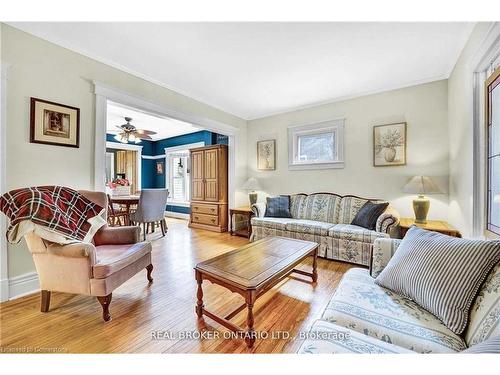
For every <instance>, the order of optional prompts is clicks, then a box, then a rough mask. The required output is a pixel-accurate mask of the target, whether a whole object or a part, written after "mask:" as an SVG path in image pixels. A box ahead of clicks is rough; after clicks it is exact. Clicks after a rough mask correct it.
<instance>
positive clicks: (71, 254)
mask: <svg viewBox="0 0 500 375" xmlns="http://www.w3.org/2000/svg"><path fill="white" fill-rule="evenodd" d="M46 253H47V254H51V255H57V256H61V257H65V258H89V261H90V264H95V263H96V259H97V256H96V250H95V246H94V245H93V244H91V243H88V242H75V243H71V244H67V245H62V244H57V243H51V244H50V245H49V246H47V251H46Z"/></svg>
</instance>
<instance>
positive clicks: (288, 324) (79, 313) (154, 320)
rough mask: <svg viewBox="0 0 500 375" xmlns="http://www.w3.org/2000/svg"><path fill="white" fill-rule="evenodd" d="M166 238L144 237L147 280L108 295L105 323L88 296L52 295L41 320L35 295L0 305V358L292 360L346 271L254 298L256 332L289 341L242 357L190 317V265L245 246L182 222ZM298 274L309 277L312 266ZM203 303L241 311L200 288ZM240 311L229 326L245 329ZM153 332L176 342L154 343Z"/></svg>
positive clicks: (323, 270)
mask: <svg viewBox="0 0 500 375" xmlns="http://www.w3.org/2000/svg"><path fill="white" fill-rule="evenodd" d="M167 223H168V227H169V230H168V233H167V236H166V237H165V238H162V237H161V233H158V231H157V232H156V233H153V234H151V235H149V236H148V237H149V238H148V240H150V241H152V244H153V264H154V267H155V268H154V271H153V278H154V282H153V284H151V285H148V283H147V279H146V271H142V272H140V273H139V274H137V275H136V276H134V277H133V278H132V279H130V280H129V281H128V282H126V283H125V284H123V285H122V286H121V287H119V288H118V289H117V290H115V292H113V301H112V303H111V306H110V311H111V315H112V320H111V321H110V322H108V323H105V322H103V321H102V319H101V307H100V305H99V303H98V302H97V300H96V299H95V298H93V297H89V296H81V295H70V294H64V293H52V300H51V306H50V311H49V312H48V313H42V312H40V299H39V295H38V294H36V295H30V296H26V297H22V298H19V299H16V300H13V301H9V302H5V303H2V304H0V347H1V349H2V351H4V352H5V351H16V350H17V351H41V352H67V353H283V352H285V353H286V352H291V353H293V352H295V351H296V350H297V349H298V348H299V346H300V340H299V339H296V338H295V337H296V336H297V335H298V334H299V332H301V331H307V330H308V329H309V328H310V326H311V325H312V323H313V322H314V321H315V320H316V319H319V318H320V317H321V314H322V312H323V310H324V308H325V307H326V305H327V304H328V301H329V300H330V298H331V296H332V294H333V293H334V291H335V288H336V287H337V285H338V282H339V280H340V278H341V277H342V275H343V274H344V273H345V272H346V271H347V270H348V269H349V268H351V267H353V266H352V265H349V264H346V263H341V262H334V261H330V260H326V259H318V275H319V278H318V283H317V285H313V284H311V283H310V282H309V281H310V280H308V278H307V277H303V276H301V275H296V276H293V277H289V278H286V279H285V280H283V281H281V282H280V283H279V284H277V285H276V286H275V287H274V288H273V289H272V290H270V291H269V292H267V293H266V294H264V295H263V296H262V297H260V298H259V299H258V300H257V302H256V304H255V307H254V314H255V329H256V331H261V332H268V334H269V335H271V334H272V333H274V334H275V335H277V334H278V333H280V332H287V333H288V334H289V335H290V337H288V338H275V339H267V340H257V341H256V342H255V346H254V347H253V348H252V349H248V348H247V347H246V344H245V342H244V341H243V340H238V339H225V338H224V334H229V332H230V331H229V330H227V329H226V328H224V327H223V326H221V325H219V324H217V323H216V322H214V321H212V320H210V319H209V318H204V319H203V320H198V319H197V317H196V314H195V309H194V307H195V303H196V287H197V285H196V281H195V279H194V270H193V267H194V266H195V265H196V263H198V262H201V261H204V260H207V259H210V258H213V257H215V256H217V255H220V254H223V253H225V252H227V251H230V250H232V249H235V248H237V247H240V246H242V245H244V244H246V243H248V240H247V239H245V238H242V237H236V236H230V235H229V234H227V233H223V234H220V233H213V232H209V231H205V230H201V229H190V228H188V227H187V222H186V221H183V220H178V219H168V220H167ZM298 268H299V269H303V270H304V271H309V270H310V269H311V259H308V260H306V261H305V262H304V263H303V264H301V265H300V266H299V267H298ZM203 289H204V302H205V305H206V306H207V308H208V309H210V310H211V311H213V312H215V313H217V314H219V315H221V316H225V315H227V314H228V313H230V312H231V311H232V310H234V309H235V308H237V307H238V306H239V305H241V303H242V302H244V301H243V299H242V298H241V296H239V295H237V294H234V293H231V292H230V291H228V290H227V289H225V288H223V287H221V286H218V285H213V284H211V283H209V282H205V283H204V284H203ZM245 319H246V315H245V310H244V311H241V312H240V313H238V314H237V315H236V316H234V317H233V318H232V322H234V323H235V324H237V325H239V326H241V327H244V326H245ZM199 330H201V331H206V332H209V333H211V334H212V335H215V334H218V335H219V336H220V338H218V339H212V338H208V339H205V338H200V339H179V338H178V335H179V334H180V333H183V332H198V331H199ZM156 331H161V332H169V333H170V334H171V335H172V336H176V337H177V338H173V339H168V340H167V339H163V340H155V339H153V333H154V332H156Z"/></svg>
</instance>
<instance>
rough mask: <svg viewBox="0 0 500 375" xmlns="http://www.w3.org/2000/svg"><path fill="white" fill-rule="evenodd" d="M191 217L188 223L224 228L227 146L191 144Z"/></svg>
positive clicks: (198, 226) (219, 230)
mask: <svg viewBox="0 0 500 375" xmlns="http://www.w3.org/2000/svg"><path fill="white" fill-rule="evenodd" d="M190 154H191V217H190V220H189V226H190V227H192V228H202V229H208V230H212V231H215V232H226V231H227V224H228V212H227V205H228V202H227V194H228V193H227V180H228V179H227V146H226V145H213V146H206V147H198V148H192V149H191V150H190Z"/></svg>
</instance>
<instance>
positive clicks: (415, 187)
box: [403, 176, 442, 224]
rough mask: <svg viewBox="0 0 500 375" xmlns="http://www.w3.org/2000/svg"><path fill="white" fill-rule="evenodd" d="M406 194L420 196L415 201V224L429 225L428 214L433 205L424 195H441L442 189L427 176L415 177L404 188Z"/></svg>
mask: <svg viewBox="0 0 500 375" xmlns="http://www.w3.org/2000/svg"><path fill="white" fill-rule="evenodd" d="M403 191H404V192H405V193H410V194H418V197H417V198H415V199H414V200H413V211H414V212H415V223H418V224H425V223H427V213H428V212H429V207H430V205H431V203H430V201H429V199H427V198H426V197H425V196H424V194H439V193H442V191H441V189H440V188H439V187H438V186H437V185H436V183H435V182H434V181H433V180H432V179H431V178H430V177H427V176H414V177H412V178H411V179H410V180H409V181H408V182H407V184H406V185H405V186H404V187H403Z"/></svg>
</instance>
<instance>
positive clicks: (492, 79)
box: [484, 66, 500, 238]
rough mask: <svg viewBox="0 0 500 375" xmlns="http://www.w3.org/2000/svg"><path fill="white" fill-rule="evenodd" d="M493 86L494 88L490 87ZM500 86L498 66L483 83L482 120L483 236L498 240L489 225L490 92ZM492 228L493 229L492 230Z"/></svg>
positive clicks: (498, 233) (497, 233)
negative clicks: (483, 149) (484, 178)
mask: <svg viewBox="0 0 500 375" xmlns="http://www.w3.org/2000/svg"><path fill="white" fill-rule="evenodd" d="M493 84H495V86H494V87H492V88H491V89H490V87H491V86H492V85H493ZM498 86H500V66H499V67H497V68H496V69H495V70H494V71H493V72H492V73H491V75H490V76H489V77H488V78H487V79H486V81H485V83H484V119H485V141H486V155H485V156H486V160H485V167H486V173H485V174H486V184H485V195H486V202H485V203H486V205H485V210H484V215H485V218H484V220H485V236H486V237H487V238H498V237H500V227H497V226H496V225H493V224H491V223H490V203H491V202H490V174H491V168H490V164H491V163H490V148H491V142H490V125H491V107H490V92H491V91H493V89H494V88H496V87H498ZM493 227H494V228H493Z"/></svg>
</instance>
